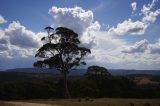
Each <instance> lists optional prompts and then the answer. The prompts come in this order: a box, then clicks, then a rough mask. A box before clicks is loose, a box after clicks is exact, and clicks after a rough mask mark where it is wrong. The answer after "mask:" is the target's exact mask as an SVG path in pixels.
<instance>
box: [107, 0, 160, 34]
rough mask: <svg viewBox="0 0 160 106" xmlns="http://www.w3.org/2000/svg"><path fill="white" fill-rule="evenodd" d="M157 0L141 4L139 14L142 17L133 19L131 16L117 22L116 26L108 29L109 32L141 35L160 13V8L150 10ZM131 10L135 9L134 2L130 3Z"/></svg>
mask: <svg viewBox="0 0 160 106" xmlns="http://www.w3.org/2000/svg"><path fill="white" fill-rule="evenodd" d="M157 1H158V0H153V1H152V3H149V4H147V5H146V4H145V5H143V8H142V9H141V14H143V17H142V19H141V20H136V21H133V20H132V19H131V18H129V19H128V20H124V21H123V22H121V23H118V24H117V26H116V27H115V26H113V27H111V28H110V29H109V32H111V33H113V34H114V35H125V34H130V35H143V34H144V33H145V31H146V29H147V28H148V27H149V26H150V24H151V23H154V22H155V21H156V19H157V16H158V15H160V9H157V10H152V9H153V7H154V6H155V4H156V2H157ZM131 6H132V9H133V12H134V11H135V10H136V2H133V3H131Z"/></svg>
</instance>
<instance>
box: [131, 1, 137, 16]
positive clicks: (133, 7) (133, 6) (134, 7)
mask: <svg viewBox="0 0 160 106" xmlns="http://www.w3.org/2000/svg"><path fill="white" fill-rule="evenodd" d="M131 7H132V15H133V13H134V12H135V11H136V9H137V3H136V2H133V3H131Z"/></svg>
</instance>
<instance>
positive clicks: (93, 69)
mask: <svg viewBox="0 0 160 106" xmlns="http://www.w3.org/2000/svg"><path fill="white" fill-rule="evenodd" d="M85 76H86V78H102V79H105V78H111V77H112V75H111V74H110V73H109V72H108V70H107V69H106V68H104V67H100V66H90V67H88V69H87V72H86V73H85Z"/></svg>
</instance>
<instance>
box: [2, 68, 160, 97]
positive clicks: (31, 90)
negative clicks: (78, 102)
mask: <svg viewBox="0 0 160 106" xmlns="http://www.w3.org/2000/svg"><path fill="white" fill-rule="evenodd" d="M97 68H98V69H97ZM68 88H69V91H70V95H71V97H72V98H83V97H90V98H109V97H111V98H160V85H136V84H135V83H134V82H133V81H132V80H130V79H128V78H126V77H115V76H112V75H111V74H110V73H108V71H107V70H105V69H104V68H102V67H90V68H89V69H88V71H87V73H86V74H85V75H84V76H76V77H69V78H68ZM63 97H64V82H63V79H61V78H48V79H41V80H40V79H33V80H14V81H0V99H1V100H17V99H49V98H63Z"/></svg>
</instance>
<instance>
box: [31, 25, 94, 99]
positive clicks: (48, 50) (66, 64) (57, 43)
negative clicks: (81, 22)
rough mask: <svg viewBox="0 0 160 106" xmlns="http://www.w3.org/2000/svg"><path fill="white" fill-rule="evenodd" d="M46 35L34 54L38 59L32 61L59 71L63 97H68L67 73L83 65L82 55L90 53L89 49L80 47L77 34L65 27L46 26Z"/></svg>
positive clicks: (39, 65)
mask: <svg viewBox="0 0 160 106" xmlns="http://www.w3.org/2000/svg"><path fill="white" fill-rule="evenodd" d="M45 30H46V31H47V36H45V37H43V38H42V39H41V40H42V41H44V42H45V44H44V45H43V46H42V47H40V48H39V49H38V51H37V53H36V55H35V57H39V58H40V60H38V61H36V62H35V63H34V66H35V67H40V68H55V69H57V70H59V71H60V72H61V74H62V75H63V78H64V87H65V97H66V98H69V97H70V94H69V90H68V87H67V75H68V74H69V72H70V70H71V69H75V68H76V67H77V66H79V65H81V64H82V65H85V64H86V63H85V61H84V57H85V56H86V55H87V53H91V51H90V49H88V48H85V47H81V46H80V41H79V39H78V34H77V33H75V32H74V31H73V30H71V29H68V28H65V27H57V28H56V29H55V30H54V29H53V28H52V27H46V28H45Z"/></svg>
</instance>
